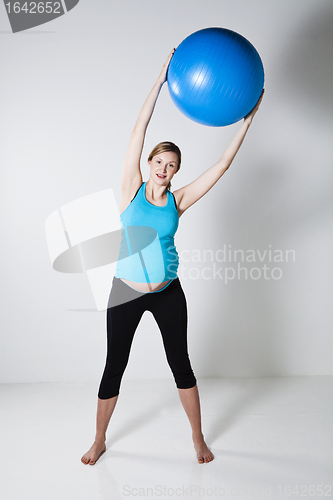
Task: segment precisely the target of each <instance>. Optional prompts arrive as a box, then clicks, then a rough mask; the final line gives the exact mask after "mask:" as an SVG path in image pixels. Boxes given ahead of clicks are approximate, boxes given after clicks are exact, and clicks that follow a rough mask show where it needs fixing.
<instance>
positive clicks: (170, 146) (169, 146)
mask: <svg viewBox="0 0 333 500" xmlns="http://www.w3.org/2000/svg"><path fill="white" fill-rule="evenodd" d="M168 151H172V152H173V153H176V155H177V156H178V166H177V170H176V172H178V170H179V169H180V164H181V161H182V154H181V152H180V149H179V147H178V146H176V144H174V143H173V142H168V141H164V142H160V143H159V144H157V145H156V146H155V147H154V149H153V150H152V152H151V153H150V155H149V157H148V161H151V160H152V159H153V158H154V156H156V155H158V154H160V153H167V152H168ZM167 189H169V191H170V189H171V182H169V184H168V185H167Z"/></svg>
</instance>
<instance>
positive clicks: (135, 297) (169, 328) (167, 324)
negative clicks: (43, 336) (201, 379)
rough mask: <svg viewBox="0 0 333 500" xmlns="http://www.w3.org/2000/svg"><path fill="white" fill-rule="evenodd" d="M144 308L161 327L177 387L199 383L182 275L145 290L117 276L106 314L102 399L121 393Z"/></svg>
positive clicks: (167, 356)
mask: <svg viewBox="0 0 333 500" xmlns="http://www.w3.org/2000/svg"><path fill="white" fill-rule="evenodd" d="M145 311H150V312H151V313H152V314H153V316H154V318H155V320H156V322H157V324H158V326H159V329H160V331H161V334H162V339H163V345H164V349H165V353H166V358H167V361H168V363H169V366H170V368H171V371H172V373H173V376H174V379H175V382H176V386H177V387H178V388H179V389H189V388H191V387H194V386H195V385H196V378H195V376H194V373H193V370H192V368H191V363H190V360H189V356H188V351H187V307H186V298H185V294H184V291H183V289H182V286H181V284H180V281H179V278H176V279H174V280H172V281H171V283H169V284H167V285H166V287H164V288H163V289H162V290H158V291H156V292H149V293H142V292H138V291H137V290H134V289H133V288H131V287H130V286H128V285H127V284H126V283H124V282H123V281H122V280H121V279H119V278H116V277H114V278H113V282H112V287H111V292H110V297H109V303H108V309H107V316H106V322H107V357H106V365H105V369H104V373H103V376H102V380H101V383H100V386H99V391H98V397H99V398H100V399H109V398H112V397H114V396H117V395H118V394H119V389H120V383H121V379H122V376H123V373H124V371H125V368H126V366H127V362H128V358H129V353H130V349H131V345H132V341H133V337H134V333H135V330H136V328H137V326H138V324H139V322H140V319H141V317H142V315H143V313H144V312H145ZM149 355H150V353H149V350H148V349H147V356H149ZM143 362H144V360H143Z"/></svg>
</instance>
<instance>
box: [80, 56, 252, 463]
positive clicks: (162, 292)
mask: <svg viewBox="0 0 333 500" xmlns="http://www.w3.org/2000/svg"><path fill="white" fill-rule="evenodd" d="M174 51H175V49H173V50H172V52H171V53H170V55H169V57H168V59H167V61H166V62H165V64H164V65H163V68H162V71H161V73H160V75H159V77H158V79H157V81H156V83H155V85H154V87H153V89H152V90H151V92H150V94H149V95H148V97H147V99H146V101H145V103H144V105H143V107H142V110H141V112H140V114H139V117H138V119H137V122H136V124H135V127H134V130H133V132H132V135H131V138H130V143H129V146H128V150H127V153H126V157H125V162H124V166H123V173H122V179H121V202H120V212H121V220H122V223H123V227H124V228H125V230H123V234H122V237H123V238H122V243H121V250H120V254H121V252H122V251H124V254H123V255H122V258H119V259H118V262H117V270H116V273H115V276H114V278H113V283H112V288H111V293H110V299H109V304H108V309H107V332H108V354H107V360H106V365H105V369H104V373H103V377H102V380H101V384H100V388H99V392H98V404H97V419H96V436H95V441H94V443H93V445H92V447H91V448H90V449H89V451H88V452H87V453H86V454H85V455H83V457H82V458H81V461H82V463H84V464H89V465H94V464H95V463H96V461H97V460H98V458H99V457H100V456H101V455H102V453H104V452H105V450H106V446H105V439H106V431H107V427H108V424H109V421H110V418H111V415H112V413H113V410H114V408H115V405H116V402H117V399H118V395H119V387H120V382H121V378H122V375H123V372H124V370H125V368H126V365H127V361H128V356H129V352H130V347H131V343H132V340H133V335H134V332H135V330H136V328H137V326H138V324H139V321H140V319H141V316H142V314H143V312H144V311H146V310H149V311H151V312H152V314H153V315H154V318H155V320H156V322H157V323H158V326H159V328H160V330H161V333H162V338H163V343H164V348H165V351H166V356H167V360H168V363H169V365H170V368H171V370H172V372H173V375H174V378H175V382H176V385H177V388H178V391H179V396H180V400H181V402H182V405H183V407H184V410H185V412H186V414H187V416H188V419H189V422H190V425H191V428H192V438H193V443H194V448H195V450H196V454H197V459H198V462H199V463H204V462H206V463H207V462H210V461H211V460H213V459H214V455H213V453H212V452H211V451H210V450H209V449H208V447H207V445H206V443H205V440H204V436H203V434H202V430H201V416H200V401H199V393H198V388H197V384H196V378H195V376H194V373H193V371H192V368H191V364H190V360H189V357H188V352H187V310H186V299H185V295H184V292H183V289H182V287H181V284H180V281H179V278H178V277H177V268H178V254H177V251H176V248H175V246H174V234H175V232H176V230H177V227H178V222H179V218H180V217H181V216H182V214H183V213H184V212H185V210H187V209H188V208H189V207H190V206H192V205H193V204H194V203H195V202H196V201H198V200H199V199H200V198H202V196H204V195H205V194H206V193H207V192H208V191H209V190H210V189H211V188H212V186H213V185H214V184H215V183H216V182H217V181H218V180H219V179H220V177H221V176H222V175H223V174H224V172H225V171H226V170H227V169H228V168H229V166H230V164H231V162H232V161H233V159H234V157H235V155H236V153H237V151H238V150H239V148H240V146H241V144H242V142H243V140H244V137H245V135H246V133H247V131H248V128H249V126H250V125H251V122H252V119H253V117H254V115H255V113H256V112H257V110H258V107H259V104H260V102H261V99H262V96H261V98H260V99H259V101H258V103H257V105H256V106H255V107H254V109H253V110H252V111H251V113H249V114H248V115H247V116H246V117H245V118H244V122H243V124H242V127H241V128H240V130H239V131H238V133H237V134H236V136H235V137H234V139H233V140H232V141H231V143H230V144H229V146H228V147H227V149H226V151H225V152H224V153H223V155H222V157H221V158H220V160H219V161H218V162H217V163H216V164H215V165H214V166H212V167H211V168H209V169H208V170H206V171H205V172H204V173H203V174H202V175H200V176H199V177H198V178H197V179H196V180H195V181H193V182H191V183H190V184H188V185H186V186H184V187H182V188H180V189H177V190H176V191H174V192H173V193H171V191H170V186H171V180H172V178H173V176H174V175H175V174H176V173H177V172H178V170H179V168H180V163H181V153H180V150H179V148H178V147H177V146H176V145H175V144H173V143H169V142H165V143H160V144H158V145H157V146H156V147H155V148H154V149H153V151H152V153H151V154H150V156H149V159H148V163H149V166H150V177H149V180H148V181H147V182H143V181H142V176H141V171H140V158H141V154H142V149H143V144H144V139H145V134H146V129H147V126H148V123H149V121H150V119H151V116H152V114H153V110H154V107H155V104H156V101H157V98H158V95H159V92H160V90H161V88H162V86H163V84H164V83H165V81H166V76H167V70H168V65H169V63H170V60H171V58H172V56H173V53H174ZM134 226H139V227H138V228H137V229H139V232H137V233H136V234H139V238H137V240H136V241H135V237H134V233H132V234H131V238H132V239H130V238H129V230H130V229H133V227H134ZM126 228H127V230H126ZM149 229H151V232H150V233H149ZM144 230H148V232H147V233H145V231H144ZM143 235H145V237H143ZM156 235H157V238H155V239H154V237H155V236H156ZM133 237H134V241H135V244H136V245H135V244H134V246H135V247H136V251H133V253H132V254H131V251H129V250H128V248H130V247H131V245H132V248H133ZM140 238H141V240H140ZM148 241H150V242H152V244H151V245H148V244H147V242H148ZM140 245H141V246H140ZM145 247H146V248H145ZM124 249H125V250H124ZM126 249H127V252H128V253H127V254H126ZM149 249H150V250H149ZM126 255H127V256H129V255H131V259H132V260H131V259H125V258H124V257H125V256H126ZM111 332H112V335H111Z"/></svg>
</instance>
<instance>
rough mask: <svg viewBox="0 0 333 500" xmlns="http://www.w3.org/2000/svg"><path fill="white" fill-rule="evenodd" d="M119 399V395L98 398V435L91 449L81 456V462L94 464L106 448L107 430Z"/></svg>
mask: <svg viewBox="0 0 333 500" xmlns="http://www.w3.org/2000/svg"><path fill="white" fill-rule="evenodd" d="M117 400H118V396H114V397H113V398H109V399H100V398H98V399H97V417H96V436H95V441H94V443H93V445H92V447H91V448H90V450H89V451H87V453H85V454H84V455H83V457H82V458H81V462H82V463H84V464H85V465H87V464H89V465H94V464H95V462H97V460H98V459H99V457H100V456H101V455H102V454H103V453H104V452H105V450H106V446H105V440H106V430H107V428H108V425H109V422H110V418H111V415H112V413H113V410H114V408H115V406H116V403H117Z"/></svg>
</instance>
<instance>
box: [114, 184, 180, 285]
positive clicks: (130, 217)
mask: <svg viewBox="0 0 333 500" xmlns="http://www.w3.org/2000/svg"><path fill="white" fill-rule="evenodd" d="M120 222H121V227H122V231H121V242H120V250H119V256H118V261H117V266H116V273H115V277H116V278H125V279H128V280H130V281H134V282H136V283H161V282H162V281H168V280H172V279H175V278H177V270H178V266H179V256H178V252H177V250H176V247H175V243H174V236H175V233H176V231H177V229H178V225H179V215H178V212H177V207H176V201H175V198H174V196H173V194H172V193H171V191H169V190H167V202H166V205H164V206H156V205H153V204H152V203H150V202H149V201H148V200H147V198H146V182H143V183H142V184H141V187H140V188H139V189H138V191H137V193H136V195H135V196H134V198H133V200H132V201H131V203H130V204H129V205H128V207H127V208H125V210H124V211H123V212H122V214H121V215H120Z"/></svg>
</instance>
